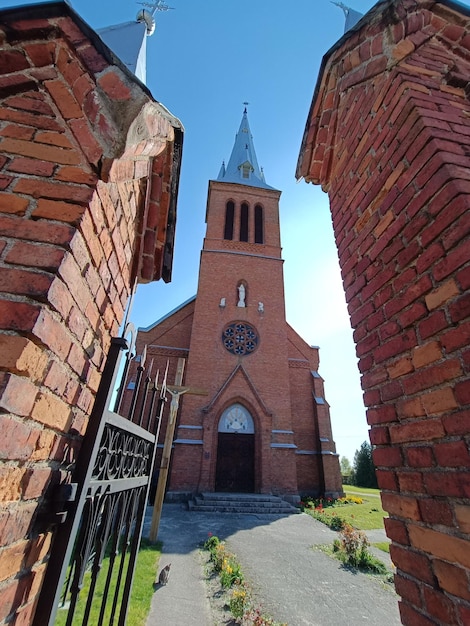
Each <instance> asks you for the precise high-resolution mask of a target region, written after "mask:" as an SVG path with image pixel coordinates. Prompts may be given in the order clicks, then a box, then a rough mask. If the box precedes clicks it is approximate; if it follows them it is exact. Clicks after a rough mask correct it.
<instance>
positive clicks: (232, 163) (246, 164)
mask: <svg viewBox="0 0 470 626" xmlns="http://www.w3.org/2000/svg"><path fill="white" fill-rule="evenodd" d="M217 180H220V181H223V182H224V183H238V184H240V185H250V186H251V187H262V188H263V189H272V187H270V186H269V185H267V184H266V182H265V180H264V174H263V170H262V169H260V167H259V165H258V160H257V158H256V152H255V146H254V144H253V136H252V134H251V131H250V125H249V123H248V113H247V110H246V107H245V110H244V111H243V117H242V121H241V123H240V128H239V129H238V133H237V134H236V136H235V143H234V145H233V149H232V154H231V155H230V159H229V161H228V163H227V166H225V165H224V164H222V167H221V168H220V172H219V175H218V177H217Z"/></svg>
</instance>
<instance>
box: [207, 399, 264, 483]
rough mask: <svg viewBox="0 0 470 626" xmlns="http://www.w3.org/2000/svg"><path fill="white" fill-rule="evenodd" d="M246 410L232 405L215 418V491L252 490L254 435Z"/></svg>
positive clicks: (251, 419) (252, 425)
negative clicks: (216, 436)
mask: <svg viewBox="0 0 470 626" xmlns="http://www.w3.org/2000/svg"><path fill="white" fill-rule="evenodd" d="M254 432H255V431H254V423H253V418H252V417H251V415H250V413H249V412H248V411H247V410H246V409H245V407H244V406H242V405H241V404H238V403H237V404H232V406H230V407H229V408H228V409H226V410H225V411H224V412H223V413H222V417H221V418H220V420H219V428H218V442H217V466H216V476H215V490H216V491H228V492H233V493H237V492H238V493H239V492H245V493H252V492H253V491H254V489H255V434H254Z"/></svg>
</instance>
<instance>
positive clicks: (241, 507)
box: [188, 493, 299, 515]
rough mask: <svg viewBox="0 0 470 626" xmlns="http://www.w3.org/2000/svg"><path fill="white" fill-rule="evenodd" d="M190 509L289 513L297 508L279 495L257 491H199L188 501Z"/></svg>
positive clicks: (212, 511) (272, 513)
mask: <svg viewBox="0 0 470 626" xmlns="http://www.w3.org/2000/svg"><path fill="white" fill-rule="evenodd" d="M188 509H189V510H190V511H201V512H206V513H249V514H253V515H290V514H292V513H298V512H299V509H297V508H296V507H295V506H293V505H292V504H290V503H289V502H286V501H285V500H283V499H282V498H280V497H279V496H271V495H267V494H258V493H201V494H199V495H197V496H195V497H194V498H193V499H192V500H189V501H188Z"/></svg>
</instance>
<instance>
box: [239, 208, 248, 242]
mask: <svg viewBox="0 0 470 626" xmlns="http://www.w3.org/2000/svg"><path fill="white" fill-rule="evenodd" d="M240 241H248V205H247V203H246V202H242V206H241V210H240Z"/></svg>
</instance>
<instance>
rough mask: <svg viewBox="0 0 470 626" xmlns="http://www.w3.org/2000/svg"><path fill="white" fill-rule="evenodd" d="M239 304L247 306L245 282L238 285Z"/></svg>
mask: <svg viewBox="0 0 470 626" xmlns="http://www.w3.org/2000/svg"><path fill="white" fill-rule="evenodd" d="M237 306H239V307H243V308H244V307H245V306H246V304H245V285H244V284H243V283H240V284H239V285H238V304H237Z"/></svg>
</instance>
